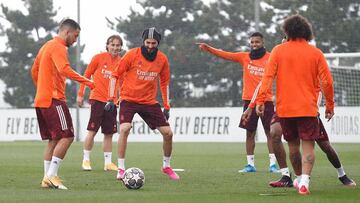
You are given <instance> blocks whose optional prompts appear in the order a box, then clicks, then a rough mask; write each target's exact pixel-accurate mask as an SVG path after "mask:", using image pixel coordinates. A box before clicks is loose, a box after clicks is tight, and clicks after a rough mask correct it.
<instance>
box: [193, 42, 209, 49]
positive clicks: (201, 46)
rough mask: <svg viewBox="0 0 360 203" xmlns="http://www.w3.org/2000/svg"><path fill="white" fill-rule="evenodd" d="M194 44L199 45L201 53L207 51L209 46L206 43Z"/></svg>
mask: <svg viewBox="0 0 360 203" xmlns="http://www.w3.org/2000/svg"><path fill="white" fill-rule="evenodd" d="M196 44H197V45H199V48H200V50H202V51H207V50H208V49H209V45H208V44H206V43H202V42H198V43H196Z"/></svg>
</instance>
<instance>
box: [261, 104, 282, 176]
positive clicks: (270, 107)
mask: <svg viewBox="0 0 360 203" xmlns="http://www.w3.org/2000/svg"><path fill="white" fill-rule="evenodd" d="M273 115H274V104H273V102H272V101H267V102H265V111H264V116H263V117H261V122H262V124H263V127H264V131H265V135H266V139H267V146H268V150H269V161H270V163H269V171H270V172H271V173H277V172H279V169H278V168H277V166H276V156H275V154H274V149H273V142H272V136H270V124H271V121H272V117H273Z"/></svg>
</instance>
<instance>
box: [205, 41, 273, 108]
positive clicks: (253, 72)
mask: <svg viewBox="0 0 360 203" xmlns="http://www.w3.org/2000/svg"><path fill="white" fill-rule="evenodd" d="M207 50H208V51H209V52H210V53H212V54H214V55H216V56H218V57H221V58H223V59H225V60H229V61H234V62H237V63H240V64H241V66H242V68H243V73H244V74H243V93H242V99H243V100H251V98H252V96H253V93H254V91H255V89H256V86H257V85H258V84H259V82H260V81H261V78H262V76H263V75H264V72H265V64H266V62H267V60H268V58H269V56H270V54H269V53H268V52H266V54H265V55H264V56H263V57H261V58H260V59H256V60H251V59H250V56H249V52H226V51H223V50H220V49H215V48H212V47H208V49H207ZM271 98H272V92H271V89H269V90H268V95H267V97H266V100H267V101H271Z"/></svg>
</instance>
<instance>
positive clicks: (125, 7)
mask: <svg viewBox="0 0 360 203" xmlns="http://www.w3.org/2000/svg"><path fill="white" fill-rule="evenodd" d="M0 3H2V4H4V5H6V6H8V7H10V8H11V9H20V10H25V9H24V6H23V2H22V1H21V0H0ZM130 6H132V7H133V8H134V9H135V10H139V6H138V5H137V4H136V0H122V1H120V0H101V1H94V0H91V1H90V0H80V8H81V10H80V26H81V33H80V43H81V44H85V49H84V52H83V53H82V56H81V58H82V59H83V60H84V61H85V62H86V63H88V62H89V61H90V60H91V57H92V56H93V55H95V54H97V53H99V52H101V51H104V49H105V45H104V44H105V41H106V39H107V37H108V36H110V35H112V34H118V33H116V32H115V31H113V30H111V29H109V28H108V27H107V22H106V20H105V17H108V18H109V19H112V20H113V19H114V18H115V17H119V16H122V17H126V16H127V15H128V14H129V13H130ZM54 9H55V10H57V16H56V18H55V20H56V21H60V20H61V19H63V18H65V17H70V18H73V19H74V20H77V0H54ZM0 14H1V13H0ZM1 15H2V14H1ZM0 22H1V23H2V24H4V20H3V19H2V18H0ZM4 40H5V39H2V40H1V41H0V49H1V50H3V49H4V48H5V47H4V42H5V41H4Z"/></svg>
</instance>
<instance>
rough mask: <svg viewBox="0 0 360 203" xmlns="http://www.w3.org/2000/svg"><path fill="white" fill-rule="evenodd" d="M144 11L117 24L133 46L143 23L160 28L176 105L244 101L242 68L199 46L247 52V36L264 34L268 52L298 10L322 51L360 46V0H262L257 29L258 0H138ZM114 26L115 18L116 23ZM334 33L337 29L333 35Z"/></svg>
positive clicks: (203, 104) (161, 46) (225, 104)
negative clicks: (285, 21) (205, 0)
mask: <svg viewBox="0 0 360 203" xmlns="http://www.w3.org/2000/svg"><path fill="white" fill-rule="evenodd" d="M138 3H139V4H140V5H141V6H142V8H143V10H142V11H134V10H132V11H131V14H130V15H129V16H128V17H127V18H126V19H122V18H118V19H117V24H116V26H115V28H116V29H117V30H118V31H119V32H122V33H124V34H125V35H126V37H125V39H126V41H127V42H128V45H129V46H130V47H134V46H139V45H141V33H142V31H143V30H144V28H148V27H152V26H155V27H156V28H157V29H159V30H160V31H161V32H162V35H163V38H164V39H163V40H162V41H161V43H160V49H161V50H162V51H164V52H165V53H166V54H167V55H168V57H169V60H170V67H171V73H172V77H171V84H170V85H171V86H170V90H171V91H170V93H171V94H170V97H171V99H172V102H171V104H172V106H182V107H191V106H240V105H241V104H242V100H241V95H242V75H243V73H242V67H241V65H240V64H238V63H233V62H229V61H225V60H222V59H219V58H217V57H214V56H212V55H210V54H207V53H201V52H200V51H198V49H197V46H196V45H194V44H195V43H196V42H200V41H202V42H207V43H209V44H211V45H212V46H214V47H217V48H221V49H224V50H227V51H232V52H236V51H248V50H249V44H248V39H249V35H250V34H251V33H253V32H254V31H260V32H262V33H263V34H264V35H265V45H266V49H267V50H268V51H271V49H272V48H273V47H274V46H275V45H277V44H279V43H280V42H281V39H282V37H283V34H282V31H281V24H282V21H283V19H284V18H285V17H286V16H288V15H289V14H293V13H296V12H298V13H300V14H302V15H304V16H305V17H307V18H308V19H309V20H310V21H311V23H312V24H313V26H314V30H315V35H316V41H317V44H318V47H319V48H320V49H322V50H323V52H335V51H336V52H349V51H359V49H360V48H359V47H358V46H357V44H359V40H358V39H359V38H357V37H354V36H352V33H357V32H356V31H359V29H360V25H359V23H360V20H359V13H360V12H359V3H357V2H355V1H354V0H352V1H351V0H344V1H342V0H327V1H325V0H322V1H310V0H305V1H295V0H291V1H285V0H281V1H278V0H276V1H275V0H262V1H261V3H260V22H259V30H255V27H256V26H255V21H254V7H255V5H254V3H255V1H238V0H220V1H215V2H213V3H211V4H209V6H206V5H204V4H203V3H202V1H200V0H194V1H191V0H184V1H176V0H168V1H161V0H148V1H138ZM112 24H113V25H115V23H112ZM334 33H335V34H334Z"/></svg>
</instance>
